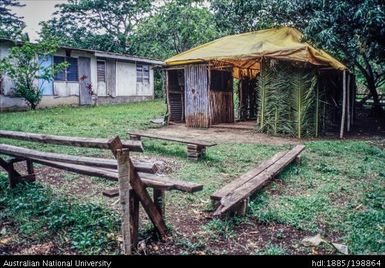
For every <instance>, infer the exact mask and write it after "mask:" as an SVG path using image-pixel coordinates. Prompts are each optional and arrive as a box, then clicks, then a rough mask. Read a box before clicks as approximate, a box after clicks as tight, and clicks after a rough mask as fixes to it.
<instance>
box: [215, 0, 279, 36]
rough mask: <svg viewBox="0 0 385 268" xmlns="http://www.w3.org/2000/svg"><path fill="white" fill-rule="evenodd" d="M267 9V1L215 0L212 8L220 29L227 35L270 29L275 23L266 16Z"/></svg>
mask: <svg viewBox="0 0 385 268" xmlns="http://www.w3.org/2000/svg"><path fill="white" fill-rule="evenodd" d="M267 7H268V5H267V4H266V0H213V1H212V2H211V6H210V8H211V10H212V11H213V13H214V14H215V21H216V24H217V26H218V28H219V29H221V31H222V32H224V33H226V34H227V35H228V34H238V33H244V32H250V31H255V30H259V29H264V28H269V27H270V26H271V25H272V24H273V22H271V21H270V20H268V19H267V17H265V16H264V15H265V14H266V8H267ZM261 17H263V20H261Z"/></svg>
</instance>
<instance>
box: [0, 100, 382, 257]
mask: <svg viewBox="0 0 385 268" xmlns="http://www.w3.org/2000/svg"><path fill="white" fill-rule="evenodd" d="M164 113H165V105H164V103H163V102H162V101H151V102H144V103H133V104H124V105H113V106H112V105H111V106H98V107H94V108H68V107H63V108H55V109H47V110H38V111H29V112H19V113H2V114H0V128H1V129H5V130H15V131H26V132H36V133H45V134H57V135H68V136H86V137H87V136H88V137H113V136H115V135H120V136H121V137H123V138H126V137H127V136H126V133H125V132H126V131H127V130H128V129H130V130H138V129H146V128H149V127H155V126H154V125H153V124H151V123H150V120H151V119H154V118H157V117H160V116H162V115H163V114H164ZM0 142H1V143H7V144H13V145H21V146H28V147H29V148H37V149H39V150H46V151H55V152H61V153H69V154H79V153H82V154H87V155H97V156H108V157H112V156H111V155H110V153H109V152H103V151H98V150H85V149H82V148H70V147H65V146H51V145H41V144H37V143H29V142H21V141H12V140H7V139H0ZM217 143H218V145H217V146H215V147H212V148H210V149H209V150H208V154H207V156H206V158H205V159H204V160H203V161H200V162H191V161H188V160H186V159H185V157H186V156H185V146H183V145H179V144H175V143H167V142H161V141H154V140H146V139H144V144H145V153H144V154H140V153H134V154H133V155H134V157H138V156H145V157H149V158H153V159H161V160H163V161H165V163H166V164H167V166H169V167H170V168H171V171H170V172H171V176H172V177H176V178H180V179H183V180H187V181H194V182H199V183H202V184H203V185H204V190H203V191H201V192H198V193H195V194H182V193H179V192H171V193H167V196H166V197H167V201H166V204H167V205H166V218H167V223H168V225H169V227H170V229H171V233H172V240H171V241H168V242H158V241H156V240H153V239H152V238H153V237H152V232H151V230H150V225H149V224H148V221H147V220H146V219H145V220H144V224H143V225H142V228H141V239H144V240H145V241H146V246H145V247H146V248H145V250H142V251H141V252H140V253H141V254H144V253H147V254H168V253H170V254H315V253H335V251H334V248H333V247H331V246H330V245H328V244H323V245H321V246H319V247H316V248H309V247H305V246H303V245H302V244H301V240H302V239H303V238H304V237H306V236H312V235H316V234H321V236H322V237H324V238H326V239H327V240H329V241H331V242H336V243H342V244H346V245H347V246H348V247H349V252H350V253H353V254H384V253H385V205H384V204H385V191H384V189H385V169H384V163H385V151H384V149H383V148H380V147H379V146H377V145H376V143H375V142H372V141H370V140H366V141H357V140H345V141H331V140H317V141H308V142H305V145H306V149H305V151H304V153H303V159H302V163H301V164H300V165H292V166H290V167H288V168H286V169H285V171H284V172H282V173H281V174H280V176H279V177H278V178H277V179H276V180H274V181H273V182H272V183H271V184H270V185H269V186H267V187H266V188H265V189H264V190H263V191H262V192H261V193H259V194H258V195H257V196H256V198H255V199H254V200H252V202H251V205H250V209H249V211H248V215H247V216H246V217H243V218H238V217H235V218H232V219H228V220H218V219H212V218H211V216H210V215H211V214H210V212H209V210H210V209H211V205H210V199H209V196H210V194H211V193H213V192H214V191H215V190H216V189H218V188H219V187H221V186H222V185H224V184H225V183H227V182H229V181H231V180H232V179H234V178H235V177H236V176H238V175H240V174H242V173H244V172H246V171H247V170H248V169H250V168H252V167H253V166H255V165H257V164H259V163H260V162H262V161H263V160H265V159H268V158H269V157H271V156H272V155H274V154H275V153H276V152H278V151H280V150H284V149H288V148H290V146H289V145H263V144H239V143H230V142H221V141H217ZM165 145H167V146H165ZM40 168H42V167H38V169H40ZM55 174H56V173H55ZM55 174H53V175H52V176H53V178H58V176H60V177H61V179H62V181H64V182H65V184H64V187H61V188H60V191H59V190H58V188H57V187H55V186H49V185H47V184H46V183H44V182H43V181H41V180H40V179H41V178H40V177H39V178H38V179H39V181H38V182H37V183H35V184H34V185H20V186H18V187H16V188H15V189H12V190H9V189H7V177H6V174H5V173H4V172H0V254H10V253H14V252H26V253H31V252H32V253H36V252H37V253H41V252H43V253H44V252H46V251H44V250H45V249H47V248H49V251H48V252H49V253H53V254H54V253H65V252H67V253H85V254H101V253H105V254H117V253H119V246H118V245H119V236H120V232H119V228H120V223H119V211H118V210H114V209H111V206H110V203H113V202H115V199H112V200H111V199H106V198H105V197H102V196H101V194H100V193H97V194H96V195H92V196H91V195H90V196H88V195H87V194H84V193H83V194H82V193H80V194H79V192H76V191H72V188H71V189H70V185H76V187H78V186H81V185H79V184H76V183H77V181H79V180H80V176H77V175H73V174H71V173H66V172H59V173H57V174H56V175H55ZM43 175H44V177H45V176H48V175H49V174H43ZM55 176H56V177H55ZM91 183H92V185H96V186H100V187H105V186H111V182H105V181H104V180H102V179H96V178H91Z"/></svg>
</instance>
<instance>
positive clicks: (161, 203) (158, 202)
mask: <svg viewBox="0 0 385 268" xmlns="http://www.w3.org/2000/svg"><path fill="white" fill-rule="evenodd" d="M164 197H165V194H164V191H163V190H159V189H154V203H155V206H156V208H157V209H158V211H159V213H160V215H161V216H162V218H163V220H164V219H165V200H164Z"/></svg>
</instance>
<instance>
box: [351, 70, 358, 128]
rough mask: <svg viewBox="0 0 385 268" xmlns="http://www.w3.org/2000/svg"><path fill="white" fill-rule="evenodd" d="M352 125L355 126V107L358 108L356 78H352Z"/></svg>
mask: <svg viewBox="0 0 385 268" xmlns="http://www.w3.org/2000/svg"><path fill="white" fill-rule="evenodd" d="M352 91H353V94H352V95H353V96H352V125H354V118H355V111H356V109H355V107H356V94H357V87H356V78H355V76H353V77H352Z"/></svg>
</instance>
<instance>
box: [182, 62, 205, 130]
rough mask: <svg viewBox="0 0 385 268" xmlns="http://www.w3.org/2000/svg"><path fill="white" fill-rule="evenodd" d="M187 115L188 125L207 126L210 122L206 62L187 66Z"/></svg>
mask: <svg viewBox="0 0 385 268" xmlns="http://www.w3.org/2000/svg"><path fill="white" fill-rule="evenodd" d="M185 117H186V125H187V126H188V127H201V128H207V127H209V123H210V115H209V95H208V75H207V65H206V64H194V65H186V67H185Z"/></svg>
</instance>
